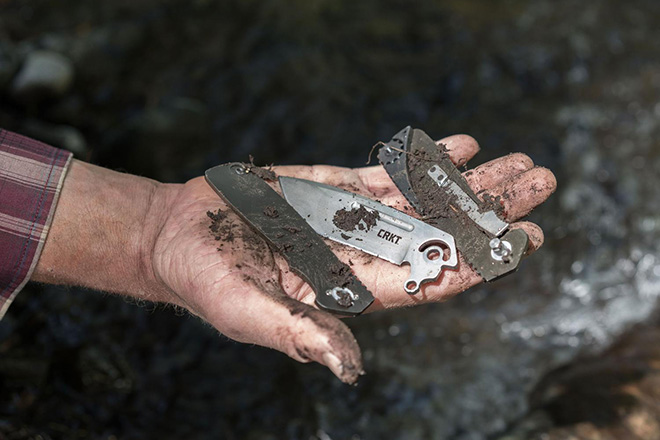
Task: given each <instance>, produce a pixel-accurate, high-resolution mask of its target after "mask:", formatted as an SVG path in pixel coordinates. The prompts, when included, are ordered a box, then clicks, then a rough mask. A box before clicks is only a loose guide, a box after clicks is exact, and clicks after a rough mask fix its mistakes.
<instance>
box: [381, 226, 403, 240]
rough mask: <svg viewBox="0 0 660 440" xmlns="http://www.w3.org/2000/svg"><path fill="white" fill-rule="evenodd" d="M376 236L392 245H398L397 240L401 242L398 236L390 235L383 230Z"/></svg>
mask: <svg viewBox="0 0 660 440" xmlns="http://www.w3.org/2000/svg"><path fill="white" fill-rule="evenodd" d="M378 236H379V237H380V238H382V239H384V240H387V241H391V242H392V243H394V244H399V240H401V236H400V235H396V234H392V233H391V232H388V231H386V230H385V229H381V230H380V231H378Z"/></svg>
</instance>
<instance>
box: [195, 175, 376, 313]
mask: <svg viewBox="0 0 660 440" xmlns="http://www.w3.org/2000/svg"><path fill="white" fill-rule="evenodd" d="M205 177H206V181H207V182H208V183H209V185H210V186H211V187H212V188H213V189H214V190H215V191H216V192H217V193H218V195H220V196H221V197H222V198H223V199H224V200H225V202H227V204H228V205H229V206H230V207H231V208H232V209H233V210H234V211H235V212H236V213H237V214H238V215H239V216H240V217H241V218H243V220H245V221H246V222H247V223H248V224H249V225H250V226H251V227H252V228H253V229H254V230H255V231H257V232H258V233H259V234H260V235H261V236H262V237H263V238H264V239H265V240H266V241H267V242H268V244H269V245H270V246H271V248H273V249H275V250H277V251H279V252H280V253H281V255H282V256H283V257H284V258H285V259H286V261H287V262H288V263H289V267H290V269H291V270H292V271H293V272H294V273H296V274H297V275H299V276H300V277H301V278H303V279H304V280H305V281H306V282H307V283H308V284H309V285H310V286H311V287H312V289H313V290H314V292H315V293H316V304H317V305H318V306H319V308H321V309H325V310H328V311H331V312H333V313H337V314H341V315H348V316H354V315H358V314H360V313H362V312H363V311H364V310H365V309H366V308H367V307H369V305H370V304H371V303H372V302H373V300H374V298H373V295H372V294H371V292H369V291H368V290H367V288H366V287H364V285H362V283H360V281H359V280H358V279H357V278H356V277H355V275H353V274H352V273H351V271H350V268H349V267H348V266H346V265H345V264H344V263H342V262H341V261H339V259H338V258H337V257H336V256H335V254H334V253H333V252H332V251H331V250H330V248H329V247H328V246H327V245H326V244H325V243H324V242H323V240H322V239H321V237H320V236H319V235H318V234H316V232H314V230H313V229H312V228H311V227H310V226H309V225H308V224H307V222H305V220H304V219H303V218H302V217H301V216H300V215H299V214H298V213H297V212H296V211H295V210H294V209H293V208H292V207H291V206H290V205H289V204H288V203H287V202H286V201H285V200H284V199H283V198H282V197H281V196H280V195H279V194H278V193H277V192H275V190H274V189H273V188H271V187H270V185H269V184H268V183H266V182H265V181H264V180H263V179H261V178H260V177H259V176H257V175H255V174H253V173H250V172H247V169H246V168H245V166H244V165H243V164H240V163H235V164H225V165H219V166H217V167H214V168H211V169H209V170H207V171H206V173H205ZM266 208H268V211H267V212H268V213H270V215H267V214H266V211H265V210H266ZM273 212H277V215H273ZM340 280H341V282H340Z"/></svg>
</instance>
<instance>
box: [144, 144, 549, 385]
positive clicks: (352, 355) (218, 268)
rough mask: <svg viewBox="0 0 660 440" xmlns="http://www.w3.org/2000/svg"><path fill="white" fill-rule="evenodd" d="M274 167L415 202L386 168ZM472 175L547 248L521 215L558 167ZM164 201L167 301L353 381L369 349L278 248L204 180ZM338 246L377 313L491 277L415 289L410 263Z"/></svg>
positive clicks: (459, 153)
mask: <svg viewBox="0 0 660 440" xmlns="http://www.w3.org/2000/svg"><path fill="white" fill-rule="evenodd" d="M440 142H442V143H443V144H445V145H446V147H447V149H448V150H449V155H450V157H451V159H452V160H453V161H454V163H456V164H459V165H463V164H464V163H466V162H467V161H468V160H469V159H470V158H471V157H472V156H473V155H474V154H476V153H477V151H478V146H477V143H476V142H475V141H474V140H473V139H472V138H470V137H469V136H463V135H459V136H452V137H449V138H446V139H443V140H442V141H440ZM274 171H275V172H276V173H277V174H279V175H285V176H292V177H299V178H305V179H309V180H314V181H318V182H323V183H326V184H329V185H333V186H338V187H340V188H344V189H347V190H349V191H353V192H357V193H359V194H362V195H364V196H367V197H369V198H374V199H378V200H380V201H381V202H382V203H384V204H387V205H390V206H393V207H395V208H397V209H403V207H404V206H405V205H406V204H407V202H406V201H405V199H404V198H403V196H402V195H401V193H400V192H399V191H398V189H397V188H396V187H395V186H394V184H393V183H392V181H391V180H390V178H389V176H388V175H387V173H386V172H385V170H384V169H383V168H382V167H381V166H375V167H368V168H358V169H348V168H338V167H330V166H313V167H310V166H286V167H276V168H274ZM464 175H465V177H466V179H467V181H468V182H469V184H470V186H471V187H472V189H473V190H474V191H475V193H477V194H486V193H487V194H489V195H491V196H497V195H505V194H506V197H502V199H501V200H502V203H503V208H504V216H505V218H506V220H507V221H508V222H515V223H512V225H511V227H512V228H521V229H523V230H525V232H526V233H527V234H528V236H529V238H530V247H529V252H530V253H531V252H533V251H535V250H536V249H538V248H539V247H540V246H541V244H542V243H543V233H542V231H541V229H540V228H539V227H538V226H536V225H534V224H532V223H528V222H519V221H518V220H519V219H520V218H521V217H523V216H525V215H527V214H528V213H529V212H530V211H531V210H532V209H533V208H534V207H536V206H537V205H539V204H540V203H542V202H543V201H544V200H545V199H546V198H547V197H548V196H549V195H550V194H551V193H552V192H553V191H554V190H555V186H556V181H555V178H554V176H553V175H552V173H551V172H550V171H548V170H547V169H544V168H539V167H534V165H533V163H532V161H531V159H530V158H529V157H527V156H525V155H523V154H512V155H508V156H505V157H502V158H499V159H496V160H494V161H491V162H488V163H486V164H483V165H481V166H479V167H477V168H476V169H474V170H472V171H468V172H466V173H465V174H464ZM274 186H275V187H277V185H276V184H274ZM154 200H155V202H154V204H153V205H154V206H156V207H157V208H156V209H155V210H154V209H152V211H151V212H152V214H151V215H152V216H156V217H158V218H159V219H160V221H159V222H155V224H156V225H157V227H156V228H152V229H153V230H154V231H157V233H156V235H155V236H154V238H153V240H152V241H151V240H147V241H148V242H152V243H153V246H152V248H151V249H152V251H151V255H149V256H148V257H146V260H148V261H151V265H152V267H153V277H154V280H156V283H155V285H158V287H157V288H154V289H153V290H154V291H158V292H159V293H158V294H157V296H156V298H157V299H159V300H161V301H166V302H170V303H173V304H176V305H178V306H181V307H184V308H186V309H187V310H189V311H191V312H192V313H194V314H196V315H198V316H200V317H201V318H202V319H204V320H206V321H208V322H209V323H211V324H212V325H213V326H214V327H215V328H216V329H218V330H219V331H220V332H221V333H223V334H225V335H226V336H228V337H230V338H232V339H235V340H237V341H240V342H248V343H255V344H258V345H262V346H267V347H272V348H275V349H277V350H279V351H282V352H284V353H286V354H288V355H289V356H291V357H292V358H294V359H296V360H298V361H301V362H308V361H311V360H314V361H317V362H320V363H322V364H324V365H326V366H328V367H329V368H330V369H331V370H332V371H333V372H334V373H335V374H336V375H337V376H338V377H339V378H340V379H341V380H343V381H344V382H349V383H350V382H354V381H355V380H356V379H357V377H358V375H359V374H360V372H361V371H362V366H361V356H360V349H359V347H358V345H357V343H356V341H355V339H354V338H353V336H352V334H351V333H350V330H349V329H348V328H347V327H346V326H345V325H344V324H343V323H342V322H341V321H340V320H339V319H337V318H336V317H334V316H332V315H330V314H328V313H326V312H323V311H320V310H318V309H316V308H315V306H314V299H315V293H314V292H313V291H312V290H311V288H310V287H309V286H308V285H307V284H306V283H305V282H304V281H303V280H302V279H300V278H299V277H298V276H296V275H295V274H293V273H292V272H290V271H289V269H288V266H287V264H286V262H285V261H284V259H283V258H282V257H281V256H280V255H278V254H276V253H275V254H274V253H273V252H272V251H271V250H270V248H269V247H268V245H267V244H266V243H265V241H264V240H263V239H262V238H261V237H260V236H259V235H257V234H256V233H255V232H254V231H253V230H251V229H250V228H249V227H248V226H247V225H246V224H245V223H244V222H243V221H242V220H241V219H240V218H239V217H238V216H237V215H236V214H235V213H234V212H232V211H231V209H229V208H228V207H227V205H226V204H225V203H224V202H223V201H222V200H221V199H220V198H218V196H217V195H216V194H215V192H214V191H213V190H212V189H211V188H210V187H209V186H208V185H207V183H206V182H205V181H204V180H203V178H197V179H193V180H191V181H189V182H188V183H186V184H185V185H183V186H179V185H166V186H162V187H159V188H158V189H157V191H156V194H155V197H154ZM208 211H213V212H215V213H217V219H216V221H215V228H216V230H215V232H210V231H209V224H210V219H209V218H208V216H207V212H208ZM216 238H218V239H216ZM328 244H329V245H330V246H331V248H332V249H333V251H334V252H335V253H336V254H337V256H338V257H339V258H340V259H341V260H342V261H344V262H346V263H347V264H350V265H351V266H352V269H353V271H354V273H355V274H356V275H357V277H358V278H359V279H360V280H361V281H362V283H363V284H364V285H365V286H366V287H367V288H368V289H369V290H370V291H371V292H372V293H373V294H374V297H375V298H376V300H375V302H374V304H373V305H372V306H371V307H370V308H369V309H368V311H370V312H371V311H375V310H378V309H383V308H394V307H402V306H409V305H412V304H422V303H425V302H437V301H444V300H446V299H448V298H450V297H452V296H453V295H455V294H457V293H459V292H462V291H464V290H466V289H467V288H469V287H471V286H473V285H475V284H478V283H480V282H481V281H482V279H481V277H480V276H478V275H477V274H476V273H475V272H474V271H473V270H472V269H471V268H470V267H469V265H467V264H465V262H464V261H463V260H461V262H460V263H459V266H458V268H457V269H456V270H452V271H445V272H444V273H443V274H442V275H441V276H440V278H439V279H438V280H437V281H435V282H432V283H427V284H425V285H424V286H423V287H422V289H421V292H420V293H418V294H417V295H414V296H411V295H408V294H407V293H406V292H405V291H404V290H403V287H402V286H403V283H404V281H405V280H406V279H407V276H408V273H409V267H407V266H402V267H399V266H396V265H393V264H391V263H389V262H386V261H384V260H381V259H378V258H375V257H373V256H370V255H367V254H364V253H362V252H360V251H358V250H355V249H353V248H350V247H347V246H343V245H340V244H337V243H333V242H328Z"/></svg>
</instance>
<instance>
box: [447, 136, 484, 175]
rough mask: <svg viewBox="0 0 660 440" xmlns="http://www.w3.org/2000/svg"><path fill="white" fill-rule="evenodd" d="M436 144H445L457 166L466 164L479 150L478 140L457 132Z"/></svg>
mask: <svg viewBox="0 0 660 440" xmlns="http://www.w3.org/2000/svg"><path fill="white" fill-rule="evenodd" d="M436 144H438V145H440V144H442V145H444V146H445V148H446V149H447V153H448V154H449V157H450V158H451V161H452V162H454V164H455V165H456V166H457V167H460V166H463V165H465V164H466V163H467V162H468V161H469V160H470V159H472V158H473V157H474V155H475V154H477V153H478V152H479V144H478V143H477V141H476V140H475V139H474V138H473V137H472V136H468V135H466V134H455V135H453V136H449V137H446V138H443V139H440V140H439V141H436Z"/></svg>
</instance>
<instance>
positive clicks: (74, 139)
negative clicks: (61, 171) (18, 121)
mask: <svg viewBox="0 0 660 440" xmlns="http://www.w3.org/2000/svg"><path fill="white" fill-rule="evenodd" d="M23 133H25V134H26V135H28V136H31V137H33V138H35V139H38V140H40V141H42V142H45V143H47V144H49V145H52V146H54V147H57V148H63V149H65V150H68V151H70V152H72V153H73V154H74V155H76V156H77V157H86V156H87V153H88V150H87V142H86V141H85V138H84V137H83V135H82V133H80V131H79V130H78V129H76V128H74V127H71V126H69V125H54V124H48V123H45V122H41V121H38V120H34V119H33V120H29V121H27V122H26V123H25V124H24V125H23Z"/></svg>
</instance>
